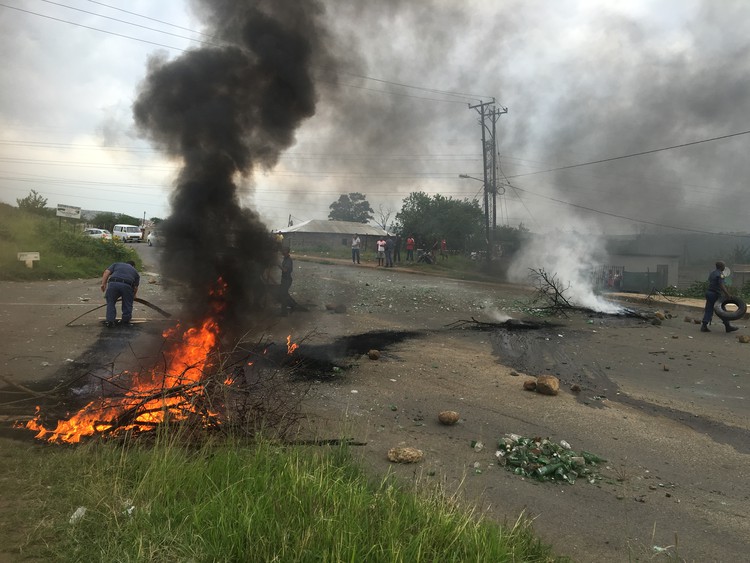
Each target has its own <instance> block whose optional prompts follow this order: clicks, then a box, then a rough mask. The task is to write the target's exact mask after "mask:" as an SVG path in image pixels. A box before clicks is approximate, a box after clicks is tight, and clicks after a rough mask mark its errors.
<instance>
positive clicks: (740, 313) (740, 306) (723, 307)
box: [714, 297, 747, 321]
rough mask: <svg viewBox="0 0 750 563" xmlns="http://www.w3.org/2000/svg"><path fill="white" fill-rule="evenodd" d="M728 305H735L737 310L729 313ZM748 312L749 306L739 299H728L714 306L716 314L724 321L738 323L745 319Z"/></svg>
mask: <svg viewBox="0 0 750 563" xmlns="http://www.w3.org/2000/svg"><path fill="white" fill-rule="evenodd" d="M727 305H734V306H735V307H737V309H736V310H734V311H727ZM746 312H747V304H746V303H745V302H744V301H743V300H742V299H740V298H739V297H727V298H725V299H722V300H720V301H717V302H716V304H715V305H714V313H716V316H717V317H719V318H720V319H721V320H723V321H737V320H739V319H741V318H742V317H744V316H745V313H746Z"/></svg>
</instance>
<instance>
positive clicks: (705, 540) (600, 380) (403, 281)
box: [0, 245, 750, 561]
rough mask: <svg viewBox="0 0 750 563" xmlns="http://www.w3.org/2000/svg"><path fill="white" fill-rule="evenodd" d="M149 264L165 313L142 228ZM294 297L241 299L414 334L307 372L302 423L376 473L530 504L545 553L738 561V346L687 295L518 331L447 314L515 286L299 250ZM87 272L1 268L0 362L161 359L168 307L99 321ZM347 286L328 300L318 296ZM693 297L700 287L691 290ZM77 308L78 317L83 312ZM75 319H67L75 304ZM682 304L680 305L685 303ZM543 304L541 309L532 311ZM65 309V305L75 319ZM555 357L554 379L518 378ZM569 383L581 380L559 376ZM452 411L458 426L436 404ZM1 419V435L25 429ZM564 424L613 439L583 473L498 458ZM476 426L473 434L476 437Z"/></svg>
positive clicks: (748, 491) (742, 403) (253, 320)
mask: <svg viewBox="0 0 750 563" xmlns="http://www.w3.org/2000/svg"><path fill="white" fill-rule="evenodd" d="M137 249H138V251H139V252H140V253H141V256H142V257H143V258H144V262H145V264H146V266H145V268H144V271H143V272H142V275H143V281H142V286H141V291H140V292H139V295H140V296H141V297H143V298H144V299H146V300H148V301H150V302H153V303H154V304H156V305H158V306H160V307H162V308H163V309H166V310H167V311H170V312H173V313H174V314H175V317H179V301H178V299H177V298H176V297H175V296H174V295H173V293H172V291H170V289H169V288H168V287H167V286H166V284H164V283H163V280H161V278H160V276H159V274H158V253H159V252H160V249H158V248H149V247H147V246H146V245H139V246H137ZM295 258H296V261H295V280H294V284H293V286H292V291H293V294H294V297H295V298H296V299H297V300H298V301H299V302H301V303H303V304H304V305H305V306H306V307H307V308H308V311H307V312H299V313H297V312H295V313H293V314H292V315H290V316H289V317H285V318H279V317H277V316H275V315H274V314H273V313H274V312H275V311H269V314H267V315H257V314H253V315H250V314H248V326H249V327H252V330H254V331H256V332H259V333H262V334H264V335H265V336H266V337H267V338H268V339H269V340H270V341H272V342H284V341H285V338H286V336H287V335H291V336H292V339H293V340H295V341H300V342H304V343H306V344H308V345H327V344H330V343H332V342H336V341H339V340H340V339H341V338H342V337H347V338H350V339H354V340H357V338H361V337H362V335H365V334H368V333H371V332H372V331H382V332H383V333H395V332H403V331H408V332H410V333H417V334H418V336H414V337H409V338H405V339H403V340H401V341H398V342H396V341H393V342H390V343H389V342H386V341H383V345H382V349H381V358H380V359H379V360H377V361H371V360H368V359H367V358H366V357H365V356H362V355H361V354H356V355H352V354H351V351H349V352H348V354H349V355H348V356H346V357H341V358H339V360H340V362H341V365H343V366H345V367H347V369H345V370H344V371H343V372H342V373H340V374H339V375H337V376H336V377H329V375H330V374H321V377H320V378H317V379H314V380H312V381H311V388H310V393H309V397H308V400H307V402H306V403H305V409H306V412H307V414H308V419H307V421H306V423H305V432H306V433H307V434H308V435H309V436H312V437H328V438H330V437H337V436H341V435H343V434H346V435H348V436H353V437H355V438H357V439H359V440H361V441H365V442H367V445H366V446H364V447H361V448H358V449H357V452H356V453H357V455H359V456H361V457H362V458H363V460H364V461H365V464H366V466H367V467H368V468H370V470H371V471H373V472H375V473H376V474H384V473H386V472H388V471H391V472H393V473H394V474H396V475H397V476H399V477H401V478H403V479H404V480H405V481H407V482H411V481H414V480H415V479H421V480H426V481H427V482H435V483H438V482H439V483H442V484H443V485H445V486H446V487H448V489H449V490H453V489H457V490H460V491H461V494H462V495H463V497H464V498H466V499H467V500H469V501H471V502H472V503H475V504H476V505H478V506H479V507H480V508H481V510H482V511H484V512H485V513H486V514H487V516H488V517H491V518H497V519H498V520H500V521H503V520H506V519H508V520H510V521H513V520H514V519H515V518H516V517H517V516H518V514H519V513H520V512H522V511H525V513H526V514H527V515H529V516H532V517H533V518H535V528H536V530H537V531H538V533H539V534H540V535H541V536H542V538H543V539H544V540H545V541H549V542H551V543H553V545H554V546H555V548H556V549H557V551H558V552H560V553H564V554H568V555H571V556H573V557H574V558H575V559H577V560H579V561H605V560H606V561H629V560H635V559H639V560H650V559H652V558H658V557H664V556H665V555H670V556H671V557H673V558H674V559H677V560H681V559H684V560H688V561H740V560H743V559H745V558H746V549H747V537H750V520H749V519H748V514H750V510H749V509H750V480H749V479H748V476H750V475H749V473H750V472H749V470H748V461H749V458H748V449H750V448H749V444H750V440H748V437H750V416H749V415H750V407H748V398H747V393H746V391H747V386H748V385H750V381H749V378H750V371H749V369H748V355H749V354H750V345H748V344H740V343H739V342H738V340H737V336H738V335H741V334H747V333H748V329H747V327H746V326H745V325H744V323H743V322H740V323H739V325H740V326H742V330H740V331H739V332H738V333H734V334H732V335H727V334H724V333H723V332H719V331H716V330H714V331H713V332H711V333H708V334H703V333H700V332H699V331H698V325H695V324H693V322H692V319H693V318H695V317H697V316H699V311H698V310H697V309H696V308H691V307H687V306H678V305H675V304H673V303H662V304H650V305H644V304H642V303H641V304H637V305H634V306H637V307H638V308H639V310H640V311H641V312H643V313H644V314H645V315H647V316H649V315H651V314H652V313H653V312H654V311H656V310H659V311H662V312H663V311H665V310H666V311H667V312H669V313H670V314H671V315H672V318H667V319H665V320H664V321H663V322H662V324H661V325H654V324H651V322H650V320H643V319H637V318H620V317H612V316H603V315H587V314H573V315H571V316H570V318H561V319H555V320H554V321H553V323H552V324H549V325H546V326H542V327H541V328H539V329H538V330H529V331H507V330H496V331H490V332H485V331H479V330H472V329H471V328H470V326H471V325H467V326H464V328H463V329H460V328H451V327H450V326H449V325H451V323H454V322H455V321H457V320H462V319H463V320H470V319H471V318H476V319H479V320H486V321H498V322H499V321H502V320H504V319H506V318H508V317H513V318H521V317H522V316H523V315H524V314H523V312H522V307H521V304H522V303H523V302H524V300H525V299H526V298H527V297H528V289H527V288H524V287H519V286H510V285H504V284H482V283H467V282H460V281H455V280H446V279H443V278H439V277H435V276H430V275H424V274H422V273H411V272H406V271H403V269H399V268H394V269H388V270H386V269H378V268H374V267H371V266H370V265H366V264H363V265H362V266H360V267H357V266H354V265H352V264H350V263H346V262H344V263H326V264H322V263H320V262H316V261H308V260H305V259H304V257H295ZM102 303H103V299H102V297H101V292H100V290H99V287H98V280H96V279H93V280H74V281H68V282H36V283H9V282H3V283H0V339H1V341H2V342H3V345H2V349H1V350H0V352H1V353H0V375H2V376H3V377H5V378H6V379H8V380H9V381H13V382H15V383H17V384H22V385H24V386H28V387H32V388H34V389H48V388H50V387H51V386H54V385H58V384H60V385H63V386H65V385H69V387H71V388H74V389H76V390H77V391H78V392H81V389H84V391H85V388H84V386H82V383H81V379H80V378H81V377H85V375H86V374H91V373H97V372H102V373H105V374H106V373H115V372H118V370H121V369H133V368H137V367H138V366H146V365H148V364H149V363H150V362H153V361H155V359H156V358H158V343H159V341H160V334H161V331H162V330H163V328H165V326H167V325H168V324H169V323H170V322H172V320H167V319H164V318H163V317H161V316H160V315H159V314H158V313H156V312H155V311H153V310H150V309H148V308H146V307H141V306H139V307H137V308H136V313H135V316H136V318H139V319H141V320H142V322H141V323H140V324H137V325H136V326H135V327H133V329H132V330H130V331H117V330H114V331H113V330H110V331H106V330H104V329H103V328H102V327H101V326H100V324H99V317H101V316H103V311H102V310H93V311H92V309H94V308H95V307H97V306H98V305H101V304H102ZM336 304H339V305H343V306H345V307H346V312H345V313H340V314H339V313H334V312H333V310H332V309H331V307H330V306H331V305H336ZM697 305H698V306H700V303H698V304H697ZM81 315H82V316H81ZM79 316H80V318H79V319H78V320H75V321H74V319H76V317H79ZM686 318H687V319H688V321H689V322H686V320H685V319H686ZM536 320H538V319H536ZM71 321H74V322H71ZM542 374H552V375H556V376H558V377H559V378H560V381H561V392H560V394H559V395H558V396H556V397H546V396H542V395H540V394H538V393H531V392H528V391H524V390H523V389H522V383H523V381H524V380H525V379H528V378H531V377H534V376H537V375H542ZM574 384H577V385H579V386H580V387H581V391H580V392H578V393H576V392H573V391H571V389H570V388H571V386H572V385H574ZM0 399H1V400H2V401H1V404H0V411H2V412H0V414H4V415H6V417H11V418H12V417H19V416H22V415H24V414H31V413H32V412H33V406H34V404H35V402H37V401H38V399H37V398H35V397H33V396H28V395H24V394H23V392H22V391H21V390H20V389H19V388H18V387H15V386H13V385H10V386H7V387H5V388H4V389H2V391H0ZM446 409H450V410H456V411H458V412H460V414H461V421H460V422H459V423H458V424H457V425H456V426H453V427H445V426H442V425H440V424H439V423H438V422H437V413H438V412H440V411H441V410H446ZM19 432H22V431H18V430H12V429H10V424H9V423H6V427H5V428H4V429H3V434H4V435H6V436H7V435H11V436H14V437H19V438H23V439H28V435H25V434H19ZM508 432H513V433H517V434H521V435H525V436H544V437H549V438H550V439H552V440H555V441H559V440H566V441H567V442H569V443H570V444H571V445H573V447H574V449H575V448H580V449H586V450H589V451H593V452H596V453H597V454H599V455H601V456H603V457H605V458H607V460H608V461H607V463H606V464H605V465H604V466H603V467H601V474H602V476H603V478H602V479H601V480H600V481H598V482H597V484H595V485H589V484H588V483H585V482H577V483H576V484H575V485H561V484H551V483H536V482H533V481H529V480H526V479H522V478H520V477H518V476H517V475H513V474H512V473H510V472H508V471H506V470H505V469H503V468H500V467H498V465H497V464H496V463H495V462H496V459H495V456H494V450H495V444H496V442H497V440H498V439H499V438H500V437H501V436H502V435H503V434H505V433H508ZM477 441H480V442H482V443H483V444H484V445H485V447H484V449H482V450H480V451H477V450H475V449H473V448H472V447H470V444H471V443H472V442H477ZM396 445H412V446H415V447H418V448H420V449H422V450H423V451H424V452H425V458H424V460H423V462H421V463H420V464H419V465H418V466H407V465H393V464H391V463H390V462H388V461H387V459H386V455H385V454H386V452H387V450H388V449H389V448H391V447H393V446H396Z"/></svg>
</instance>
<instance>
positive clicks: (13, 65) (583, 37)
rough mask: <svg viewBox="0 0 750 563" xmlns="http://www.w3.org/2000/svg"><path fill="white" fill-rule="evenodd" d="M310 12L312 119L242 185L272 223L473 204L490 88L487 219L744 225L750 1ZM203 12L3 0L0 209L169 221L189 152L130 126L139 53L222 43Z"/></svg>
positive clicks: (143, 0)
mask: <svg viewBox="0 0 750 563" xmlns="http://www.w3.org/2000/svg"><path fill="white" fill-rule="evenodd" d="M221 1H222V0H217V2H221ZM259 3H261V4H263V2H259ZM322 6H323V8H324V13H323V14H322V16H321V18H320V21H321V22H323V24H324V26H325V28H326V36H325V43H326V44H327V53H328V55H327V57H326V58H325V61H324V59H323V58H317V59H316V65H317V66H315V68H314V69H313V73H312V74H313V76H314V78H315V87H316V93H317V106H316V110H315V115H314V116H312V117H310V118H309V119H306V120H305V121H304V122H303V123H302V124H301V126H300V127H299V128H298V129H297V130H296V133H295V135H294V142H293V143H292V145H291V146H290V147H289V148H288V149H286V150H285V151H284V152H283V153H282V155H281V157H280V158H279V159H278V162H277V163H276V164H274V165H273V166H268V165H266V166H264V165H258V166H257V167H255V168H253V169H252V170H251V173H249V174H248V175H247V177H246V178H244V179H243V180H241V191H240V194H241V199H242V202H243V204H244V205H246V206H248V207H250V208H252V209H255V210H256V211H257V212H258V213H259V214H260V215H261V217H262V218H263V219H264V220H265V221H266V223H267V225H268V227H269V228H272V229H276V228H280V227H284V226H286V225H287V221H288V219H289V217H290V216H291V218H292V220H293V221H294V222H295V223H299V222H301V221H304V220H308V219H325V218H327V215H328V212H329V205H330V204H331V202H333V201H334V200H336V199H337V198H338V195H339V194H341V193H348V192H353V191H358V192H362V193H364V194H366V196H367V199H368V200H369V202H370V203H371V205H372V207H373V208H374V209H375V211H376V215H380V213H381V211H382V212H384V213H388V212H395V211H397V210H398V208H399V206H400V203H401V201H402V200H403V198H404V197H405V196H406V195H408V194H409V193H410V192H414V191H425V192H428V193H430V194H436V193H440V194H443V195H445V196H450V197H454V198H461V199H463V198H469V199H473V198H475V197H481V189H482V184H481V182H478V181H476V180H472V179H461V178H459V175H462V174H463V175H470V176H475V177H479V176H481V174H482V160H481V155H482V152H481V142H480V140H481V129H480V125H479V123H478V114H477V112H476V111H475V110H472V109H470V108H469V106H470V105H474V104H477V103H479V102H480V101H491V100H492V99H493V98H494V99H495V100H496V104H497V107H498V108H502V107H504V108H507V110H508V111H507V113H506V114H503V115H502V116H501V117H500V118H499V119H498V122H497V127H498V142H499V146H498V150H499V154H500V158H499V162H500V171H501V174H500V175H501V177H503V178H504V183H505V184H506V193H505V196H503V197H502V198H501V199H500V201H499V202H498V223H500V224H509V225H511V226H517V225H518V224H519V223H523V224H524V225H526V226H528V227H530V228H531V229H532V230H535V231H544V230H550V229H560V230H583V231H585V230H603V231H606V232H632V231H644V230H646V231H650V230H655V229H661V230H666V231H669V232H673V228H679V229H686V230H696V231H708V232H730V231H732V232H738V231H742V232H747V231H750V228H749V227H748V224H747V222H748V220H747V212H746V210H747V209H750V190H748V189H747V187H746V182H747V179H748V178H750V159H749V158H748V156H747V155H748V153H749V152H750V151H748V148H750V134H748V133H749V132H750V117H748V116H750V101H749V99H748V96H749V93H750V84H748V82H749V81H750V72H749V71H750V68H748V67H750V56H748V54H749V47H750V3H748V2H746V1H744V0H737V1H731V0H723V1H721V2H715V1H711V0H706V1H704V2H699V1H690V0H664V1H658V0H654V1H647V0H643V1H636V0H629V1H628V2H619V1H618V2H616V1H603V0H602V1H598V2H597V1H586V0H547V1H541V0H539V1H533V0H514V1H508V0H473V1H464V2H461V3H457V2H454V1H452V0H411V1H406V0H404V1H401V0H391V1H386V0H381V1H377V2H365V1H354V2H336V1H334V0H327V1H323V2H322ZM194 8H195V6H193V5H192V3H191V2H190V1H189V0H160V1H158V2H157V1H155V0H150V1H149V0H129V1H128V2H123V1H121V0H120V1H118V0H103V1H101V2H99V1H94V0H59V1H56V2H52V1H48V0H0V49H2V60H3V65H2V70H1V71H0V201H3V202H6V203H10V204H15V201H16V199H17V198H22V197H24V196H26V195H27V194H28V193H29V191H30V190H32V189H34V190H36V191H37V192H39V193H40V194H41V195H43V196H44V197H46V198H48V201H49V204H50V205H57V204H65V205H72V206H77V207H82V208H84V209H95V210H102V211H115V212H124V213H128V214H130V215H134V216H136V217H142V216H144V215H145V216H146V217H147V218H150V217H166V216H168V215H169V214H170V211H171V208H170V193H171V191H172V186H173V182H174V179H175V176H176V173H177V170H178V167H179V165H180V163H179V162H177V161H176V160H175V159H174V158H169V157H168V156H166V155H164V154H163V153H161V152H160V151H159V150H158V149H157V148H155V147H153V146H152V145H151V144H149V142H148V141H147V140H145V139H144V138H143V137H142V135H141V133H140V132H139V130H138V129H137V128H136V126H135V124H134V120H133V111H132V106H133V103H134V101H135V100H136V99H137V97H138V93H139V85H140V84H141V83H142V81H143V80H144V78H145V77H146V74H147V65H148V63H149V58H150V57H153V56H155V55H159V56H161V57H162V59H164V58H166V59H170V60H172V59H177V58H179V57H181V56H183V55H184V53H185V51H188V50H194V49H201V48H216V46H217V42H218V39H217V35H216V34H215V30H214V28H213V27H212V26H211V22H208V21H204V19H203V16H204V14H201V13H199V12H200V10H195V9H194ZM223 40H225V39H223ZM660 149H665V150H660ZM638 153H646V154H641V155H639V156H631V155H637V154H638ZM621 157H627V158H621Z"/></svg>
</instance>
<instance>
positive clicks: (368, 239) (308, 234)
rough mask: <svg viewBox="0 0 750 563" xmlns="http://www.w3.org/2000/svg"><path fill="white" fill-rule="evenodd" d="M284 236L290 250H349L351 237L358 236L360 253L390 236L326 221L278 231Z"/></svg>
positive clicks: (360, 226) (366, 227) (361, 226)
mask: <svg viewBox="0 0 750 563" xmlns="http://www.w3.org/2000/svg"><path fill="white" fill-rule="evenodd" d="M278 232H280V233H281V234H282V235H284V244H288V245H289V246H290V248H292V249H294V248H298V249H299V248H330V249H333V248H337V247H341V246H345V247H347V248H351V245H352V237H353V236H354V234H355V233H356V234H358V235H359V238H360V240H361V241H362V245H361V249H362V251H365V250H368V249H373V251H374V248H375V241H377V240H378V239H379V238H381V237H385V236H392V234H391V233H389V232H388V231H386V230H385V229H381V228H380V227H373V226H372V225H368V224H366V223H354V222H351V221H326V220H320V219H313V220H310V221H305V222H304V223H300V224H299V225H294V226H292V227H286V228H284V229H279V231H278Z"/></svg>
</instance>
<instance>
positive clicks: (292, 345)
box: [286, 334, 299, 356]
mask: <svg viewBox="0 0 750 563" xmlns="http://www.w3.org/2000/svg"><path fill="white" fill-rule="evenodd" d="M297 348H299V344H297V343H295V342H292V335H291V334H290V335H289V336H287V337H286V353H287V354H288V355H289V356H291V355H292V354H293V353H294V351H295V350H296V349H297Z"/></svg>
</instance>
